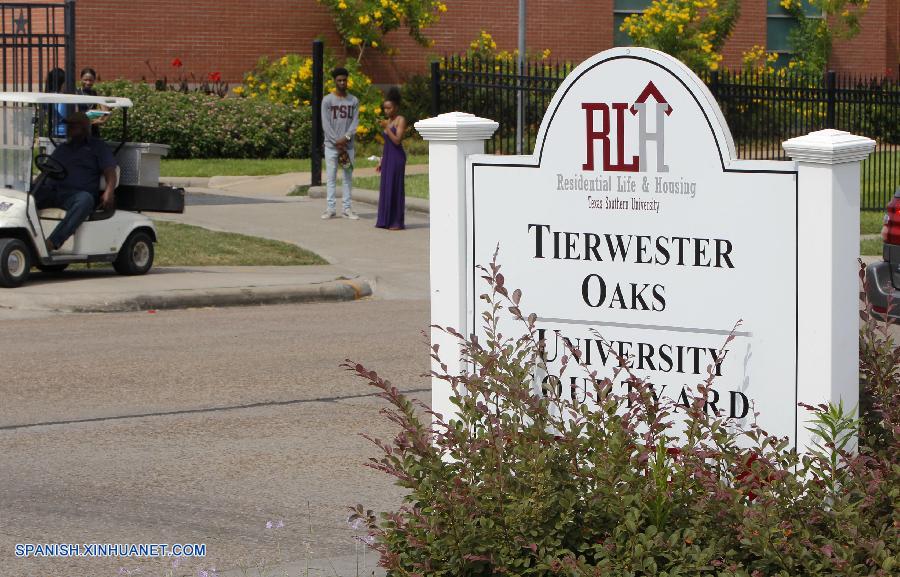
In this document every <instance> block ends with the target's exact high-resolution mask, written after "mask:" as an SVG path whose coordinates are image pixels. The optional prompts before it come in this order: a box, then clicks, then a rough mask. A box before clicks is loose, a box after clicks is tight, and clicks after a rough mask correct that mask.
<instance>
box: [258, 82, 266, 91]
mask: <svg viewBox="0 0 900 577" xmlns="http://www.w3.org/2000/svg"><path fill="white" fill-rule="evenodd" d="M259 89H260V90H265V89H266V83H265V82H263V83H262V84H260V85H259Z"/></svg>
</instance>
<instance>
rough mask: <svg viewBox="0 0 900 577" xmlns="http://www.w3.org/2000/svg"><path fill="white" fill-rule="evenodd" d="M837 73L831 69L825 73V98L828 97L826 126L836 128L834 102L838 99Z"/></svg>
mask: <svg viewBox="0 0 900 577" xmlns="http://www.w3.org/2000/svg"><path fill="white" fill-rule="evenodd" d="M836 76H837V75H836V74H835V72H834V70H829V71H828V72H826V73H825V98H826V103H827V104H826V109H825V128H834V122H835V120H834V102H835V100H836V94H835V85H836V82H835V79H836Z"/></svg>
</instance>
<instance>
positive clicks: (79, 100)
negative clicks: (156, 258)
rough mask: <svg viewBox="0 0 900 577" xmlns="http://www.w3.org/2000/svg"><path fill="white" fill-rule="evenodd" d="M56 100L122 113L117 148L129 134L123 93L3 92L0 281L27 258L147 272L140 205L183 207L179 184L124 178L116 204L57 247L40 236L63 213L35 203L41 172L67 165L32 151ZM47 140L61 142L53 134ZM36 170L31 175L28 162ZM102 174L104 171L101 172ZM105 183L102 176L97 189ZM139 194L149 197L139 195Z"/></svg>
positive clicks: (53, 172) (21, 272)
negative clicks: (39, 207)
mask: <svg viewBox="0 0 900 577" xmlns="http://www.w3.org/2000/svg"><path fill="white" fill-rule="evenodd" d="M57 105H68V106H69V107H70V109H72V110H74V108H75V107H76V106H102V107H104V108H105V109H107V110H109V111H112V113H117V112H116V111H117V110H121V111H122V114H123V115H124V118H123V122H122V138H121V142H120V143H119V144H118V148H116V145H115V144H114V143H111V144H110V146H112V147H113V149H114V151H115V153H118V152H119V150H121V148H122V145H123V144H124V142H125V136H126V134H127V109H128V108H129V107H131V105H132V103H131V101H130V100H129V99H127V98H111V97H102V96H81V95H74V94H44V93H34V92H0V287H17V286H19V285H21V284H22V283H23V282H25V281H26V280H27V279H28V276H29V273H30V270H31V267H32V266H35V267H37V268H38V269H40V270H42V271H47V272H59V271H62V270H63V269H65V268H66V267H67V266H68V265H69V264H71V263H95V262H106V263H112V265H113V267H114V268H115V270H116V272H118V273H120V274H126V275H139V274H144V273H146V272H147V271H148V270H150V267H151V266H153V254H154V252H153V243H154V242H156V227H155V226H154V224H153V221H152V220H150V219H149V218H147V217H146V216H144V215H143V214H139V211H140V210H162V211H164V212H182V211H183V210H184V196H183V195H184V191H183V190H181V189H171V188H167V187H140V186H126V185H121V184H120V186H119V187H118V188H117V189H116V208H114V209H111V210H97V211H95V212H94V213H92V214H91V216H90V217H88V219H87V220H86V221H85V222H84V223H82V225H81V226H80V227H79V228H78V230H77V231H76V232H75V234H74V235H73V236H72V237H71V238H69V239H68V240H67V241H66V242H65V244H63V246H61V247H60V248H59V250H56V251H53V252H52V253H48V251H47V247H46V242H45V239H46V238H47V236H48V235H49V234H50V233H51V232H52V231H53V229H54V227H56V225H57V224H59V221H60V220H61V219H62V218H63V217H64V216H65V211H63V210H61V209H56V208H50V209H44V210H37V207H36V206H35V200H34V197H33V195H32V193H33V191H35V190H37V189H38V187H40V186H41V184H42V183H43V182H44V180H45V179H48V178H50V179H54V178H55V179H62V178H65V175H66V168H65V167H64V166H62V164H61V163H59V162H57V161H56V160H55V159H54V158H52V157H50V156H49V155H47V154H45V153H44V152H45V151H41V153H40V154H38V155H37V156H35V150H34V145H35V128H36V125H37V119H38V118H41V117H43V116H44V114H43V111H45V110H52V109H54V107H56V106H57ZM50 143H51V146H55V145H56V144H58V143H57V142H55V141H53V137H52V136H51V137H50ZM33 166H37V168H38V170H39V171H40V174H39V175H38V177H37V178H36V179H34V180H32V176H33V174H32V167H33ZM101 180H102V178H101ZM104 187H105V184H104V183H102V182H101V191H102V190H103V188H104ZM142 196H145V197H146V200H147V202H145V203H141V202H137V200H138V199H139V198H141V197H142Z"/></svg>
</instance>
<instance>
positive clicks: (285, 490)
mask: <svg viewBox="0 0 900 577" xmlns="http://www.w3.org/2000/svg"><path fill="white" fill-rule="evenodd" d="M427 324H428V303H427V302H426V301H408V300H403V301H401V300H393V301H391V300H384V301H376V300H367V301H357V302H351V303H342V304H322V305H300V306H273V307H258V308H232V309H200V310H185V311H169V312H157V313H148V312H144V313H133V314H106V315H102V314H101V315H67V316H53V317H46V318H31V319H19V320H3V321H2V324H0V327H2V329H0V330H2V340H0V342H2V343H3V344H2V348H3V351H2V354H0V355H2V356H0V358H2V359H3V361H4V368H3V378H2V381H0V575H2V576H3V577H19V576H22V577H50V576H56V575H59V576H65V577H80V576H85V577H87V576H90V577H98V576H102V575H116V574H117V573H119V571H120V570H122V569H124V570H127V571H131V572H132V573H131V574H140V575H165V574H166V573H165V572H166V571H167V570H171V571H173V573H172V575H179V576H180V575H196V574H197V573H196V572H197V570H198V569H200V568H204V569H208V568H210V567H216V568H217V569H218V570H219V572H220V573H223V570H228V569H231V570H232V571H234V572H233V573H231V574H237V575H241V574H244V570H243V569H241V567H245V568H250V569H249V570H248V571H247V572H246V574H247V575H257V574H260V572H259V571H258V570H257V569H254V568H258V567H259V566H260V564H265V565H267V566H268V567H269V568H270V569H268V570H267V571H269V570H271V569H274V568H275V567H277V566H281V567H285V566H290V567H292V568H293V569H292V570H291V571H290V574H291V575H300V574H303V569H305V566H306V560H307V559H313V560H316V559H318V560H322V559H324V558H338V557H344V558H345V560H346V559H350V560H351V561H352V559H354V558H355V556H356V550H357V547H356V545H355V543H356V541H355V540H354V532H353V531H352V530H351V528H350V527H349V526H348V525H347V523H346V518H347V506H349V505H353V504H355V503H363V504H366V505H367V506H369V507H372V508H374V509H378V510H389V509H392V508H395V507H397V506H398V505H399V504H400V502H401V495H402V493H401V491H400V490H399V489H398V488H396V487H394V486H393V483H392V481H391V479H389V478H388V477H387V476H385V475H384V474H381V473H378V472H375V471H372V470H370V469H368V468H366V467H365V466H364V462H365V461H366V460H367V459H368V458H369V457H372V456H376V455H377V450H376V449H375V448H374V447H372V446H371V445H370V444H369V443H368V442H367V441H366V440H364V439H362V438H361V437H360V436H359V433H362V432H366V433H369V434H371V435H374V436H378V437H382V438H384V437H389V436H390V435H391V434H392V431H393V428H392V427H391V426H390V424H389V423H387V421H386V420H385V419H384V418H383V417H380V416H379V415H378V411H379V409H380V408H382V407H383V406H384V403H383V402H382V401H381V400H379V399H376V398H373V396H372V391H373V389H371V388H369V387H367V386H366V385H365V383H364V382H363V381H361V380H360V379H358V378H356V377H355V376H353V375H351V374H349V373H348V372H346V371H344V370H342V369H340V368H339V367H338V365H339V364H340V363H341V362H342V361H343V360H344V359H345V358H347V357H350V358H353V359H354V360H358V361H361V362H363V363H364V364H366V365H367V366H368V367H369V368H372V369H375V370H378V371H379V372H381V373H383V374H384V375H385V376H387V377H388V378H390V379H391V380H392V381H393V382H394V383H395V384H396V385H398V386H399V387H400V388H401V389H402V390H407V391H417V394H416V396H419V397H421V398H424V399H427V398H428V396H429V393H428V391H427V390H428V386H429V384H428V379H427V378H426V377H423V376H422V375H423V374H424V373H425V372H426V371H427V370H428V350H427V346H426V344H425V342H424V337H423V335H422V331H424V330H425V329H426V327H427ZM267 521H275V522H276V527H277V524H278V523H277V522H278V521H282V522H283V523H284V527H282V528H273V529H266V522H267ZM16 543H169V544H174V543H205V544H206V546H207V556H206V558H205V559H201V560H191V561H183V562H182V563H181V565H180V566H179V567H177V568H173V567H172V565H171V563H172V560H170V559H167V560H164V561H148V560H133V559H121V558H113V559H57V560H49V559H17V558H15V554H14V546H15V544H16ZM372 561H373V559H372V555H371V554H369V555H368V558H367V563H368V564H369V565H371V564H372ZM314 566H315V564H314ZM134 571H139V572H138V573H135V572H134ZM325 573H327V574H329V575H334V572H333V571H331V570H330V569H328V570H326V571H325ZM340 573H341V574H342V575H347V574H348V573H347V572H346V571H344V570H341V571H340ZM368 573H369V574H370V573H371V569H368ZM262 574H265V572H263V573H262ZM269 574H275V573H269ZM277 574H278V575H281V574H282V573H281V572H278V573H277ZM311 574H315V572H311ZM318 574H323V573H321V572H320V573H318ZM350 574H352V573H350Z"/></svg>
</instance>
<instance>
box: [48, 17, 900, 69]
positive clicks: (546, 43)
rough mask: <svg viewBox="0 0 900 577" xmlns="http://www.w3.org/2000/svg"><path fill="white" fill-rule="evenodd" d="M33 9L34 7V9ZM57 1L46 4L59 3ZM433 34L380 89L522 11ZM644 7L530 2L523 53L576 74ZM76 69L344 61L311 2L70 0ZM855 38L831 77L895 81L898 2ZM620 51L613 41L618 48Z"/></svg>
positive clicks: (742, 45)
mask: <svg viewBox="0 0 900 577" xmlns="http://www.w3.org/2000/svg"><path fill="white" fill-rule="evenodd" d="M37 1H38V2H40V1H41V0H37ZM60 1H61V0H46V2H48V3H54V2H56V3H58V2H60ZM446 3H447V6H448V11H447V12H446V13H445V14H443V16H442V18H441V21H440V23H438V24H437V25H435V26H434V27H432V28H430V29H428V30H427V35H428V36H429V37H430V38H433V39H434V41H435V45H434V47H432V48H422V47H421V46H418V45H416V44H415V43H414V42H412V41H411V40H410V39H409V38H408V37H407V36H406V35H405V34H404V33H403V32H398V33H394V34H393V35H392V37H391V38H390V43H391V45H392V46H394V47H396V48H397V49H398V53H397V54H396V55H395V56H394V57H393V58H388V57H386V56H384V55H382V54H376V53H374V52H370V53H368V54H367V55H366V67H367V70H368V72H369V74H370V75H371V76H372V77H373V78H374V79H375V81H376V82H381V83H389V82H397V81H402V80H403V79H405V78H408V77H409V76H410V75H413V74H417V73H424V72H426V70H427V67H426V63H427V62H428V60H429V59H430V58H431V57H433V56H439V55H443V54H449V53H458V52H461V51H464V50H465V48H466V47H467V46H468V44H469V42H470V41H471V40H473V39H474V38H476V37H477V36H478V34H479V32H480V31H481V30H487V31H488V32H490V33H491V34H492V35H493V36H494V39H495V40H496V41H497V43H498V45H499V47H500V48H506V49H510V50H511V49H513V48H515V46H516V34H517V20H516V19H517V10H518V0H447V1H446ZM648 3H649V0H600V1H594V0H591V1H589V0H571V1H565V0H555V1H554V0H528V25H527V38H528V46H529V50H533V51H535V52H537V51H540V50H543V49H545V48H549V49H551V51H552V54H553V57H554V58H556V59H561V60H569V61H573V62H578V61H581V60H583V59H584V58H586V57H588V56H590V55H592V54H595V53H597V52H599V51H601V50H604V49H606V48H609V47H611V46H613V45H614V44H615V43H616V42H617V40H616V29H617V24H616V23H617V22H619V21H621V19H622V18H624V17H625V16H626V15H627V14H628V13H630V12H632V11H634V10H640V9H641V8H642V7H643V6H645V5H647V4H648ZM76 6H77V8H76V13H77V39H78V40H77V56H78V58H77V60H78V62H77V66H78V67H82V66H92V67H94V68H96V69H97V70H98V71H99V73H100V75H101V77H102V78H105V79H112V78H116V77H124V78H130V79H134V80H137V79H141V78H147V79H152V78H153V76H154V72H153V71H152V70H151V69H153V70H155V71H156V72H155V73H156V74H157V75H159V76H163V75H168V76H169V77H170V78H171V77H172V76H173V73H174V72H176V71H174V70H173V69H172V67H171V62H172V60H173V59H174V58H176V57H177V58H178V59H180V60H181V61H182V62H183V63H184V68H183V69H182V71H184V72H187V73H193V74H195V75H196V76H197V77H198V78H200V79H202V78H204V77H205V76H206V75H207V74H209V73H211V72H219V73H221V75H222V78H223V79H224V80H226V81H228V82H237V81H239V80H240V79H241V78H242V77H243V74H244V73H245V72H247V71H248V70H250V69H251V68H252V67H253V65H254V64H255V62H256V60H257V59H258V58H259V57H260V56H263V55H266V56H280V55H282V54H284V53H287V52H298V53H308V52H309V50H310V43H311V41H312V40H313V39H314V38H316V37H320V38H322V39H323V40H325V42H326V46H330V47H332V48H334V49H338V50H340V43H339V40H338V36H337V33H336V31H335V29H334V25H333V24H332V21H331V18H330V15H329V13H328V11H327V10H326V9H325V8H324V7H323V6H321V5H320V4H319V3H318V2H317V1H316V0H265V1H253V0H127V1H126V0H77V4H76ZM778 10H779V8H778V2H777V0H768V2H767V0H744V1H743V3H742V9H741V17H740V20H739V21H738V24H737V26H736V28H735V30H734V32H733V33H732V35H731V37H730V39H729V41H728V43H727V45H726V47H725V50H724V55H725V66H727V67H736V66H739V65H740V62H741V54H742V53H743V52H744V51H746V50H748V49H749V48H750V47H752V46H754V45H761V46H767V47H768V48H769V49H783V48H784V37H785V21H784V18H783V16H781V15H779V14H778ZM862 26H863V32H862V34H860V35H859V36H858V37H856V38H855V39H853V40H849V41H837V42H836V43H835V46H834V51H833V58H832V68H834V69H836V70H838V71H839V72H852V73H855V74H866V75H877V76H883V75H890V76H892V77H894V78H897V76H898V72H900V71H898V61H900V49H898V36H900V0H871V3H870V6H869V9H868V12H867V13H866V14H865V16H864V17H863V19H862ZM619 41H620V42H621V39H619Z"/></svg>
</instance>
